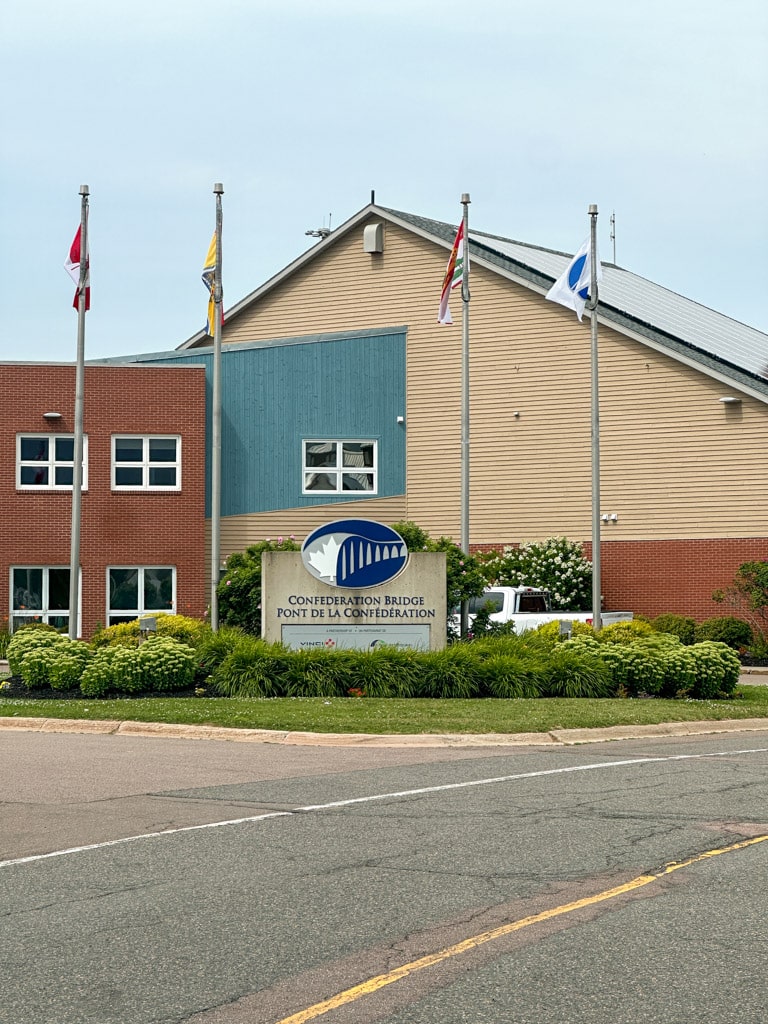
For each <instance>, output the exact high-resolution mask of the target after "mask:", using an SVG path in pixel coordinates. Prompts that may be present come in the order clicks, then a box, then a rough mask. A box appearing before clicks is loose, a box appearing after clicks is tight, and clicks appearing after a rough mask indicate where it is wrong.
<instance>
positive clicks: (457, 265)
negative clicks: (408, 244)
mask: <svg viewBox="0 0 768 1024" xmlns="http://www.w3.org/2000/svg"><path fill="white" fill-rule="evenodd" d="M463 278H464V221H462V222H461V224H459V230H458V231H457V232H456V241H455V242H454V243H453V248H452V249H451V255H450V256H449V257H448V266H447V267H446V269H445V278H444V279H443V291H442V293H441V295H440V309H439V310H438V312H437V322H438V323H439V324H452V323H453V320H452V319H451V311H450V309H449V308H448V299H449V297H450V294H451V292H452V291H453V289H454V288H457V287H458V286H459V285H460V284H461V282H462V280H463Z"/></svg>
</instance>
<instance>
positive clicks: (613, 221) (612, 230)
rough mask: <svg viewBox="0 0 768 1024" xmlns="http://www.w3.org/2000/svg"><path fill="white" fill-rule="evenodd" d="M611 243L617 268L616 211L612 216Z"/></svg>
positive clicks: (614, 263)
mask: <svg viewBox="0 0 768 1024" xmlns="http://www.w3.org/2000/svg"><path fill="white" fill-rule="evenodd" d="M611 243H612V245H613V265H614V266H616V211H615V210H614V211H613V213H612V214H611Z"/></svg>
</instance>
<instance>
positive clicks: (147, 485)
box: [112, 434, 181, 491]
mask: <svg viewBox="0 0 768 1024" xmlns="http://www.w3.org/2000/svg"><path fill="white" fill-rule="evenodd" d="M112 489H113V490H115V491H179V490H181V438H180V437H179V436H178V435H173V434H170V435H146V434H145V435H139V434H113V435H112Z"/></svg>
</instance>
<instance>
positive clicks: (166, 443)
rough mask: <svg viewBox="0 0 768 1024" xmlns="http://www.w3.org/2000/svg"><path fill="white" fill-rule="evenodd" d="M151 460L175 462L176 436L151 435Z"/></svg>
mask: <svg viewBox="0 0 768 1024" xmlns="http://www.w3.org/2000/svg"><path fill="white" fill-rule="evenodd" d="M149 461H150V462H175V461H176V438H174V437H150V439H149Z"/></svg>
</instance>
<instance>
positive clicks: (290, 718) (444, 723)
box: [0, 686, 768, 734]
mask: <svg viewBox="0 0 768 1024" xmlns="http://www.w3.org/2000/svg"><path fill="white" fill-rule="evenodd" d="M0 716H2V717H9V716H13V717H18V718H41V717H42V718H87V719H94V720H98V719H110V720H115V719H116V720H119V721H134V722H177V723H181V724H186V725H216V726H225V727H228V728H240V729H277V730H289V731H297V732H336V733H349V732H361V733H390V734H398V733H446V732H450V733H488V732H497V733H516V732H547V731H549V730H550V729H583V728H593V727H596V726H609V725H640V724H644V725H647V724H654V723H658V722H693V721H712V720H722V719H726V718H766V719H767V720H768V686H743V687H740V688H737V690H736V693H735V695H734V696H733V697H732V698H730V699H728V700H722V701H700V700H658V699H643V700H618V699H610V698H604V699H600V700H590V699H586V698H582V699H576V700H574V699H565V698H558V699H555V698H540V699H537V700H418V699H410V700H396V699H393V698H389V699H377V698H369V697H364V698H353V697H341V698H333V699H323V698H322V697H317V698H314V697H296V698H274V699H264V698H244V699H241V698H234V697H222V698H218V697H139V698H123V699H121V700H71V699H67V700H22V699H7V698H2V697H1V696H0ZM766 727H767V728H768V721H766Z"/></svg>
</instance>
